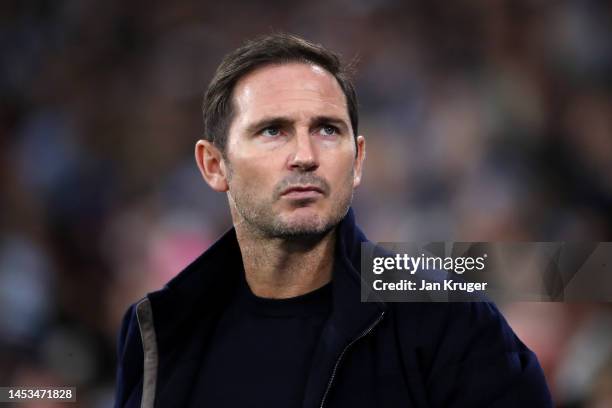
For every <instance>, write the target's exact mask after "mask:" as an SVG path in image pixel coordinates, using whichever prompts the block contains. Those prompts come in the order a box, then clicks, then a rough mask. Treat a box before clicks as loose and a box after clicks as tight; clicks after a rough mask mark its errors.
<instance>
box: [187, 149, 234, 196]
mask: <svg viewBox="0 0 612 408" xmlns="http://www.w3.org/2000/svg"><path fill="white" fill-rule="evenodd" d="M195 159H196V163H198V168H199V169H200V173H201V174H202V178H203V179H204V180H205V181H206V183H208V185H209V186H210V187H211V188H212V189H213V190H215V191H218V192H225V191H227V190H228V189H229V186H228V184H227V169H226V166H225V161H224V159H223V155H222V154H221V151H219V149H218V148H217V146H215V145H214V144H213V143H211V142H209V141H208V140H198V142H197V143H196V145H195Z"/></svg>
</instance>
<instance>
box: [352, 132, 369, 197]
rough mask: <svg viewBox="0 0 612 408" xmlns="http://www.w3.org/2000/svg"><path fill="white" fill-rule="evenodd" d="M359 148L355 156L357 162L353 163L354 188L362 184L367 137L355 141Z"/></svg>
mask: <svg viewBox="0 0 612 408" xmlns="http://www.w3.org/2000/svg"><path fill="white" fill-rule="evenodd" d="M355 145H356V148H357V155H356V156H355V162H354V163H353V188H356V187H358V186H359V184H361V172H362V171H363V161H364V160H365V156H366V141H365V137H363V136H361V135H359V136H357V140H355Z"/></svg>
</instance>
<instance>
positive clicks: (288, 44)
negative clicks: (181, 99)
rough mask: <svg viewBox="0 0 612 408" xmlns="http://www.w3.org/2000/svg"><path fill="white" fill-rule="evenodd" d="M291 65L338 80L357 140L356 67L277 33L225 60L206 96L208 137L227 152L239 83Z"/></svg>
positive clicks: (203, 107) (327, 52)
mask: <svg viewBox="0 0 612 408" xmlns="http://www.w3.org/2000/svg"><path fill="white" fill-rule="evenodd" d="M290 62H303V63H307V64H314V65H318V66H320V67H321V68H323V69H325V70H326V71H328V72H329V73H330V74H331V75H333V76H334V78H336V80H337V81H338V84H339V85H340V88H341V89H342V91H343V92H344V95H345V97H346V104H347V108H348V114H349V118H350V120H351V126H352V128H353V132H354V137H357V134H358V133H357V126H358V123H359V114H358V107H357V94H356V92H355V87H354V85H353V82H352V80H351V70H352V67H350V66H348V65H344V64H343V63H342V61H341V59H340V57H339V55H338V54H336V53H334V52H333V51H330V50H328V49H327V48H325V47H323V46H322V45H320V44H313V43H311V42H309V41H306V40H305V39H303V38H300V37H297V36H295V35H292V34H286V33H276V34H270V35H265V36H261V37H258V38H255V39H253V40H250V41H247V42H246V43H245V44H244V45H242V46H241V47H240V48H238V49H236V50H235V51H233V52H232V53H230V54H228V55H226V56H225V57H224V58H223V61H221V64H220V65H219V67H218V68H217V71H216V72H215V75H214V76H213V78H212V80H211V81H210V84H209V85H208V89H207V90H206V94H205V95H204V102H203V104H202V112H203V114H204V138H205V139H206V140H209V141H211V142H212V143H214V144H215V145H216V146H217V147H219V148H220V150H221V151H222V152H225V145H226V142H227V136H228V132H229V128H230V125H231V123H232V120H233V117H234V106H233V97H232V96H233V91H234V87H235V85H236V83H237V82H238V80H239V79H240V78H242V77H243V76H245V75H246V74H248V73H249V72H251V71H253V70H255V69H256V68H259V67H262V66H264V65H270V64H285V63H290Z"/></svg>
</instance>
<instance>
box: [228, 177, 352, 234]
mask: <svg viewBox="0 0 612 408" xmlns="http://www.w3.org/2000/svg"><path fill="white" fill-rule="evenodd" d="M228 170H229V171H228V173H229V174H228V183H229V185H230V190H229V196H230V197H229V198H230V201H232V202H233V203H230V205H233V207H234V209H235V210H236V212H237V213H238V215H239V217H240V219H241V220H240V221H242V223H241V224H242V225H243V226H244V227H245V228H246V229H247V230H248V231H249V232H250V233H251V234H254V235H256V236H260V237H262V238H268V239H270V238H277V239H284V240H304V239H306V240H309V239H313V238H317V237H323V236H325V235H326V234H327V233H328V232H330V231H331V230H332V229H333V228H334V227H335V226H336V225H338V223H339V222H340V221H341V220H342V219H343V218H344V216H345V215H346V213H347V212H348V209H349V206H350V204H351V202H352V200H353V189H352V185H351V186H350V187H348V188H347V189H346V191H347V193H345V194H343V195H342V196H341V197H338V199H337V200H335V201H334V202H332V207H331V209H330V211H329V214H327V215H326V214H323V215H321V214H314V215H311V216H308V217H304V218H301V219H284V218H283V217H282V216H281V215H279V214H276V213H274V212H273V210H272V209H273V204H274V202H275V195H273V196H272V197H271V198H269V199H264V200H262V199H258V198H257V197H256V196H255V194H254V193H253V192H254V190H253V189H250V188H238V189H236V188H231V186H232V179H234V177H233V175H232V173H233V171H232V169H231V167H229V168H228ZM300 177H304V178H306V179H308V178H309V177H312V176H308V175H307V174H306V175H302V176H300ZM352 179H353V170H352V169H351V172H350V174H349V177H348V180H347V181H346V182H347V183H349V182H350V183H351V184H352ZM305 204H306V203H299V202H298V203H296V205H305ZM290 218H293V217H290ZM235 221H236V220H235Z"/></svg>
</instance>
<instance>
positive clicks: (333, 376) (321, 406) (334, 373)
mask: <svg viewBox="0 0 612 408" xmlns="http://www.w3.org/2000/svg"><path fill="white" fill-rule="evenodd" d="M384 316H385V312H382V313H381V314H380V316H378V318H377V319H376V320H375V321H374V323H372V324H371V325H370V326H369V327H368V328H367V329H365V330H364V331H363V332H361V334H360V335H359V336H357V337H356V338H354V339H353V340H352V341H351V342H350V343H349V344H347V345H346V347H344V349H343V350H342V353H340V355H339V356H338V359H337V360H336V364H335V365H334V369H333V371H332V374H331V377H330V378H329V382H328V383H327V389H326V390H325V394H323V399H322V400H321V405H319V408H323V406H324V405H325V400H326V399H327V395H328V394H329V391H330V390H331V386H332V383H333V382H334V378H335V377H336V372H337V371H338V367H340V362H341V361H342V357H344V354H346V352H347V350H348V349H349V348H351V346H352V345H353V344H355V343H356V342H358V341H359V340H361V339H362V338H364V337H365V336H367V335H368V334H370V332H371V331H372V330H373V329H374V327H376V325H377V324H378V323H379V322H380V321H381V320H382V318H383V317H384Z"/></svg>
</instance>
